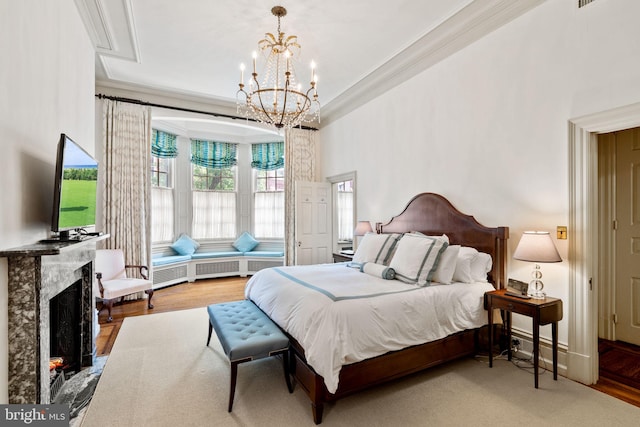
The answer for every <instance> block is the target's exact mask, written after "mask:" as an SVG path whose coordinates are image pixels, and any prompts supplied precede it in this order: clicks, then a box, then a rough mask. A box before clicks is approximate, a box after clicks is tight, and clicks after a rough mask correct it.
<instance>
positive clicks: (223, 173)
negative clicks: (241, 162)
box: [191, 140, 237, 239]
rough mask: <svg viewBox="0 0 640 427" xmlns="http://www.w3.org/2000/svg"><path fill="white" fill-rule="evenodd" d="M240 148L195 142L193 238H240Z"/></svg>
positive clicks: (193, 142) (193, 150) (192, 183)
mask: <svg viewBox="0 0 640 427" xmlns="http://www.w3.org/2000/svg"><path fill="white" fill-rule="evenodd" d="M236 162H237V160H236V145H235V144H229V143H225V142H214V141H200V140H192V141H191V163H192V168H191V171H192V174H191V176H192V180H191V190H192V207H193V217H192V223H191V227H192V230H191V233H192V237H193V238H195V239H221V238H235V237H236V216H237V215H236V181H237V168H236V166H235V165H236Z"/></svg>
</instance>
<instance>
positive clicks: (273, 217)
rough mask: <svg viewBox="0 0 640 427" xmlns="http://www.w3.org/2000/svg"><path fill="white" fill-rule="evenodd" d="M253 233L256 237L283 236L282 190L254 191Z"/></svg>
mask: <svg viewBox="0 0 640 427" xmlns="http://www.w3.org/2000/svg"><path fill="white" fill-rule="evenodd" d="M254 201H255V203H254V206H255V212H254V218H255V224H254V233H255V237H257V238H280V239H281V238H283V237H284V221H283V218H284V192H283V191H265V192H257V193H255V200H254Z"/></svg>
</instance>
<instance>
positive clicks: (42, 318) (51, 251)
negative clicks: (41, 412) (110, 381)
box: [0, 235, 109, 404]
mask: <svg viewBox="0 0 640 427" xmlns="http://www.w3.org/2000/svg"><path fill="white" fill-rule="evenodd" d="M108 237H109V235H102V236H96V237H90V238H85V239H83V240H81V241H70V242H54V243H36V244H32V245H27V246H21V247H18V248H13V249H5V250H1V251H0V257H6V258H8V279H9V286H8V291H9V292H8V294H9V295H8V297H9V298H8V308H9V312H8V329H9V372H8V374H9V375H8V376H9V390H8V391H9V403H15V404H30V403H50V381H49V357H50V354H49V345H50V344H49V343H50V336H49V332H50V330H49V301H50V300H51V298H53V297H54V296H56V295H57V294H59V293H60V292H62V291H63V290H65V289H66V288H67V287H69V286H70V285H73V284H74V283H76V282H78V281H82V292H81V294H82V296H81V307H82V308H81V325H80V330H81V345H82V352H81V366H82V367H85V366H91V365H92V364H93V358H94V356H95V337H94V333H93V330H94V329H93V327H94V325H93V319H94V310H95V304H94V296H93V262H94V260H95V251H96V243H97V242H98V241H100V240H103V239H106V238H108Z"/></svg>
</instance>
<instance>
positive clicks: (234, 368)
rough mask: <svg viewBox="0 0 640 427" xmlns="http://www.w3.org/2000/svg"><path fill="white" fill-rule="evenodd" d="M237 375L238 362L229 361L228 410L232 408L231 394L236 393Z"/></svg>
mask: <svg viewBox="0 0 640 427" xmlns="http://www.w3.org/2000/svg"><path fill="white" fill-rule="evenodd" d="M237 376H238V362H231V388H230V390H229V412H231V408H233V396H234V395H235V394H236V377H237Z"/></svg>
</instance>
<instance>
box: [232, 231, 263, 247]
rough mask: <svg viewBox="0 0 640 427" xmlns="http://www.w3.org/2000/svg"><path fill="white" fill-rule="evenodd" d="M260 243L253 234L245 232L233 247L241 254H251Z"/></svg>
mask: <svg viewBox="0 0 640 427" xmlns="http://www.w3.org/2000/svg"><path fill="white" fill-rule="evenodd" d="M259 243H260V242H258V241H257V240H256V239H254V238H253V236H252V235H251V234H249V233H247V232H246V231H245V232H244V233H242V234H241V235H240V237H238V238H237V239H236V241H235V242H233V247H234V248H236V249H237V250H239V251H240V252H251V251H252V250H253V248H255V247H256V246H258V244H259Z"/></svg>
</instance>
